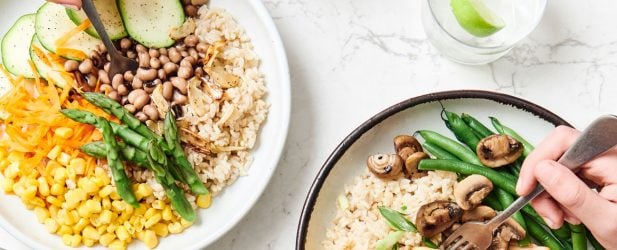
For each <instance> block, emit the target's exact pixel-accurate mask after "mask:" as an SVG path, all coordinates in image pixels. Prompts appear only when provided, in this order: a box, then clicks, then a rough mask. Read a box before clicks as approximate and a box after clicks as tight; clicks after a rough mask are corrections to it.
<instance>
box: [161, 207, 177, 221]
mask: <svg viewBox="0 0 617 250" xmlns="http://www.w3.org/2000/svg"><path fill="white" fill-rule="evenodd" d="M162 215H163V220H166V221H170V220H171V219H172V218H173V217H174V213H173V212H172V211H171V207H169V206H167V207H165V209H163V212H162Z"/></svg>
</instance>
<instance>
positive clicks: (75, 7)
mask: <svg viewBox="0 0 617 250" xmlns="http://www.w3.org/2000/svg"><path fill="white" fill-rule="evenodd" d="M62 6H64V7H67V8H69V9H74V10H79V7H77V6H75V5H72V4H68V3H65V4H62Z"/></svg>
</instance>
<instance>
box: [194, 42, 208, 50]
mask: <svg viewBox="0 0 617 250" xmlns="http://www.w3.org/2000/svg"><path fill="white" fill-rule="evenodd" d="M208 47H209V46H208V44H206V43H204V42H200V43H198V44H197V46H195V48H196V49H197V52H199V53H206V52H207V51H208Z"/></svg>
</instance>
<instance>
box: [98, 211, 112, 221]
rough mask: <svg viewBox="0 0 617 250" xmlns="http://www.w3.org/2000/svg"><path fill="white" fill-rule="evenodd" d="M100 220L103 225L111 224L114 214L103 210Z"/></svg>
mask: <svg viewBox="0 0 617 250" xmlns="http://www.w3.org/2000/svg"><path fill="white" fill-rule="evenodd" d="M98 219H99V222H100V223H101V224H109V223H111V219H112V212H111V211H109V210H103V212H101V214H100V215H99V218H98Z"/></svg>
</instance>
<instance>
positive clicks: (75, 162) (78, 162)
mask: <svg viewBox="0 0 617 250" xmlns="http://www.w3.org/2000/svg"><path fill="white" fill-rule="evenodd" d="M69 167H70V168H72V169H73V170H75V174H77V175H84V174H85V171H86V160H84V159H82V158H79V157H77V158H73V159H71V161H70V162H69Z"/></svg>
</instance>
